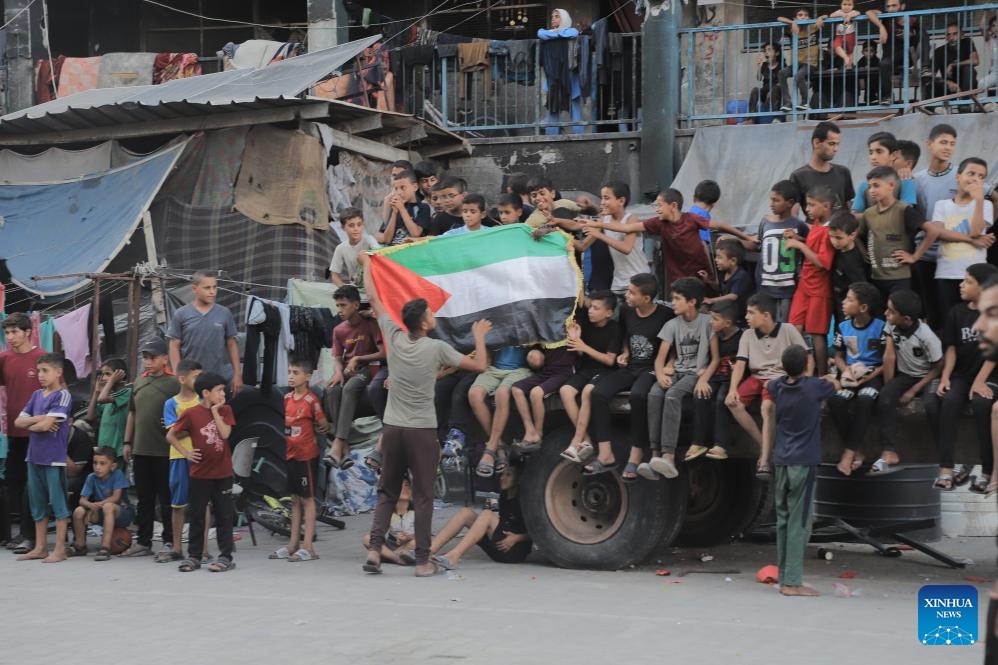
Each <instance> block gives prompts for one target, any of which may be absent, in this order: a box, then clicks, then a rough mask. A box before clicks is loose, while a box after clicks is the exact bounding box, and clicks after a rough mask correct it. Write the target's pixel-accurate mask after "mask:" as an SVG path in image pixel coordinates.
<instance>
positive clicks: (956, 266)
mask: <svg viewBox="0 0 998 665" xmlns="http://www.w3.org/2000/svg"><path fill="white" fill-rule="evenodd" d="M974 205H975V204H974V202H973V201H971V202H970V203H968V204H967V205H957V204H956V203H955V202H954V201H953V199H941V200H939V201H937V202H936V207H935V209H934V210H933V211H932V221H933V222H940V223H942V225H943V226H944V227H945V228H946V230H948V231H957V232H959V233H966V234H967V235H970V219H971V217H973V215H974ZM993 219H994V206H993V205H992V203H991V201H988V200H985V201H984V228H985V230H987V229H988V228H990V227H991V224H992V220H993ZM939 245H940V249H939V259H938V262H937V264H936V279H963V275H964V273H965V272H966V271H967V268H969V267H970V266H972V265H973V264H975V263H987V260H988V251H987V250H986V249H982V248H980V247H974V246H973V245H971V244H970V243H967V242H949V241H943V242H940V243H939Z"/></svg>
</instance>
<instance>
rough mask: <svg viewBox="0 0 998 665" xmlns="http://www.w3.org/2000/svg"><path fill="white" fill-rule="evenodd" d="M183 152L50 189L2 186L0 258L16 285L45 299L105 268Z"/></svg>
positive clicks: (173, 151) (55, 184)
mask: <svg viewBox="0 0 998 665" xmlns="http://www.w3.org/2000/svg"><path fill="white" fill-rule="evenodd" d="M183 148H184V144H178V145H175V146H173V147H170V148H167V149H164V150H162V151H160V152H158V153H156V154H154V155H151V156H149V157H147V158H146V159H143V160H141V161H138V162H135V163H134V164H129V165H127V166H124V167H122V168H119V169H114V170H111V171H105V172H103V173H99V174H96V175H89V176H83V177H81V178H76V179H74V180H64V181H61V182H52V183H47V184H0V259H5V260H6V261H7V268H8V269H9V270H10V273H11V276H12V279H13V281H14V283H15V284H18V285H19V286H21V287H23V288H25V289H27V290H29V291H32V292H34V293H37V294H39V295H42V296H50V295H51V296H54V295H60V294H63V293H69V292H71V291H75V290H77V289H79V288H81V287H82V286H84V285H85V284H87V283H88V282H89V280H88V279H86V278H85V277H67V278H65V279H54V280H37V281H36V280H34V279H32V277H33V276H40V275H65V274H70V273H91V272H99V271H101V270H103V269H104V268H105V267H106V266H107V265H108V264H109V263H110V262H111V260H112V259H113V258H114V257H115V256H116V255H117V254H118V252H119V251H120V250H121V248H122V247H123V246H124V245H125V243H126V242H127V241H128V238H129V237H130V236H131V234H132V232H133V231H134V230H135V228H136V227H137V226H138V223H139V220H140V219H141V218H142V214H143V212H145V211H146V209H148V207H149V205H150V204H151V203H152V200H153V197H155V196H156V193H157V192H158V191H159V188H160V186H161V185H162V184H163V181H164V180H165V179H166V176H167V174H168V173H169V172H170V169H171V168H173V165H174V163H175V162H176V161H177V157H178V156H179V155H180V153H181V151H182V150H183Z"/></svg>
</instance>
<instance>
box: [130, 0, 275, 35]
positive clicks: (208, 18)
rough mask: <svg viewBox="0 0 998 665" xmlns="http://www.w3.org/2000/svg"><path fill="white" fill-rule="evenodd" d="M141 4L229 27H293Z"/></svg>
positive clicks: (149, 1)
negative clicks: (225, 24) (228, 25)
mask: <svg viewBox="0 0 998 665" xmlns="http://www.w3.org/2000/svg"><path fill="white" fill-rule="evenodd" d="M142 2H144V3H146V4H147V5H156V6H157V7H162V8H163V9H167V10H169V11H171V12H176V13H178V14H185V15H187V16H193V17H194V18H199V19H201V20H203V21H215V22H216V23H228V24H230V25H244V26H247V27H251V28H277V29H287V28H291V27H294V26H293V25H292V24H287V23H286V24H283V25H280V24H277V25H275V24H268V23H252V22H250V21H233V20H231V19H227V18H216V17H214V16H203V15H201V14H197V13H195V12H189V11H187V10H186V9H178V8H177V7H171V6H170V5H166V4H163V3H162V2H156V0H142Z"/></svg>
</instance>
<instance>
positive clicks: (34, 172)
mask: <svg viewBox="0 0 998 665" xmlns="http://www.w3.org/2000/svg"><path fill="white" fill-rule="evenodd" d="M112 143H113V142H112V141H105V142H104V143H99V144H97V145H95V146H93V147H91V148H85V149H83V150H64V149H62V148H49V149H48V150H45V151H43V152H40V153H38V154H37V155H22V154H21V153H19V152H14V151H13V150H0V181H4V182H12V183H18V184H26V183H38V182H53V181H56V180H69V179H70V178H78V177H80V176H81V175H88V174H91V173H100V172H102V171H107V170H108V169H109V168H111V152H112Z"/></svg>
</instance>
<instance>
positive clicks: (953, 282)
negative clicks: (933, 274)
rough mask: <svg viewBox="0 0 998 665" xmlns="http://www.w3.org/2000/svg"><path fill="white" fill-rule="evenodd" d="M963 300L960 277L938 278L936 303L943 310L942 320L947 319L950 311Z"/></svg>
mask: <svg viewBox="0 0 998 665" xmlns="http://www.w3.org/2000/svg"><path fill="white" fill-rule="evenodd" d="M961 302H963V299H962V298H961V297H960V280H958V279H937V280H936V304H937V305H938V306H939V311H940V312H941V316H940V322H942V321H945V320H946V315H947V314H949V311H950V310H951V309H953V308H954V307H956V306H957V305H959V304H960V303H961Z"/></svg>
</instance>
